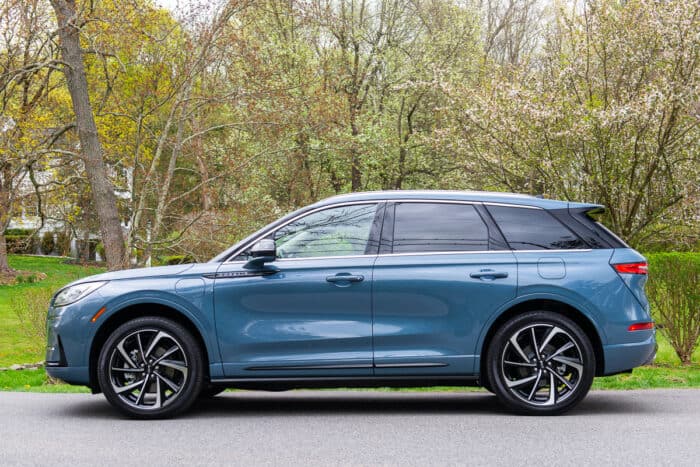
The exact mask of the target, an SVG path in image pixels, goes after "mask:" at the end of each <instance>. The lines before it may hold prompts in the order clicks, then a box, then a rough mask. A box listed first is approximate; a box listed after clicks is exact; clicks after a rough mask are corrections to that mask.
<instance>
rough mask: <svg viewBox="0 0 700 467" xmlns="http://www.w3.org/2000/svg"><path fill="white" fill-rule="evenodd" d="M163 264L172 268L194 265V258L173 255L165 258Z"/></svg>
mask: <svg viewBox="0 0 700 467" xmlns="http://www.w3.org/2000/svg"><path fill="white" fill-rule="evenodd" d="M161 262H162V263H163V264H166V265H168V266H172V265H174V264H187V263H194V258H192V257H191V256H189V255H173V256H165V257H163V258H162V260H161Z"/></svg>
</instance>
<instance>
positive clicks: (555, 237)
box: [488, 206, 586, 250]
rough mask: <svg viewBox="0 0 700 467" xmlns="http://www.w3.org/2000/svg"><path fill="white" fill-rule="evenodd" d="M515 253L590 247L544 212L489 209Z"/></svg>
mask: <svg viewBox="0 0 700 467" xmlns="http://www.w3.org/2000/svg"><path fill="white" fill-rule="evenodd" d="M488 210H489V212H490V213H491V215H492V216H493V218H494V219H495V221H496V223H497V224H498V226H499V227H500V229H501V232H503V236H504V237H506V240H507V241H508V243H509V244H510V247H511V248H512V249H514V250H567V249H576V248H586V244H585V243H583V242H582V241H581V239H579V238H578V237H577V236H576V235H574V233H573V232H571V231H570V230H569V229H567V228H566V227H564V225H563V224H562V223H561V222H559V221H558V220H556V219H555V218H554V217H553V216H552V215H551V214H550V213H548V212H547V211H545V210H544V209H527V208H511V207H506V206H488Z"/></svg>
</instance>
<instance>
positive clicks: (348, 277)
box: [326, 274, 365, 283]
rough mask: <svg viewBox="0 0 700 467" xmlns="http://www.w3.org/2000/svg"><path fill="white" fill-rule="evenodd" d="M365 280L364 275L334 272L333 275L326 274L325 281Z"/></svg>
mask: <svg viewBox="0 0 700 467" xmlns="http://www.w3.org/2000/svg"><path fill="white" fill-rule="evenodd" d="M363 280H365V276H361V275H359V274H358V275H356V276H351V275H349V274H345V275H341V274H336V275H335V276H327V277H326V281H327V282H334V283H335V282H362V281H363Z"/></svg>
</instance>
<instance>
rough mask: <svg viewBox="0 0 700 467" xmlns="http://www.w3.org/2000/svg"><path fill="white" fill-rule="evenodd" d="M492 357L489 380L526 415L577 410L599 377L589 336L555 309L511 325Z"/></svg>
mask: <svg viewBox="0 0 700 467" xmlns="http://www.w3.org/2000/svg"><path fill="white" fill-rule="evenodd" d="M550 334H551V335H550ZM533 342H534V344H533ZM534 349H537V352H535V350H534ZM486 358H487V364H486V368H487V370H488V374H487V378H488V382H489V383H490V385H491V387H492V388H493V391H494V393H495V394H496V396H498V399H499V400H500V401H501V402H502V403H503V404H504V405H505V406H506V407H508V408H509V409H510V410H512V411H514V412H516V413H520V414H526V415H557V414H561V413H564V412H566V411H567V410H570V409H572V408H573V407H574V406H576V404H578V403H579V402H581V400H582V399H583V398H584V397H585V396H586V394H587V393H588V390H589V389H590V387H591V384H592V382H593V377H594V376H595V354H594V351H593V347H592V345H591V342H590V339H589V338H588V336H587V335H586V333H585V332H583V330H582V329H581V328H580V327H579V326H578V325H577V324H576V323H575V322H573V321H572V320H570V319H568V318H566V317H565V316H562V315H560V314H558V313H554V312H550V311H531V312H527V313H524V314H522V315H519V316H516V317H515V318H513V319H512V320H510V321H508V322H506V323H505V324H504V325H503V326H502V327H501V328H500V329H499V330H498V331H497V332H496V334H495V335H494V336H493V339H492V340H491V344H490V345H489V349H488V354H487V357H486ZM552 383H554V384H552Z"/></svg>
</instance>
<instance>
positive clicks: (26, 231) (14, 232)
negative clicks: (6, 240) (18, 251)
mask: <svg viewBox="0 0 700 467" xmlns="http://www.w3.org/2000/svg"><path fill="white" fill-rule="evenodd" d="M33 232H34V231H33V230H32V229H7V230H5V235H6V236H9V235H17V236H20V237H28V236H30V235H31V234H32V233H33Z"/></svg>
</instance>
